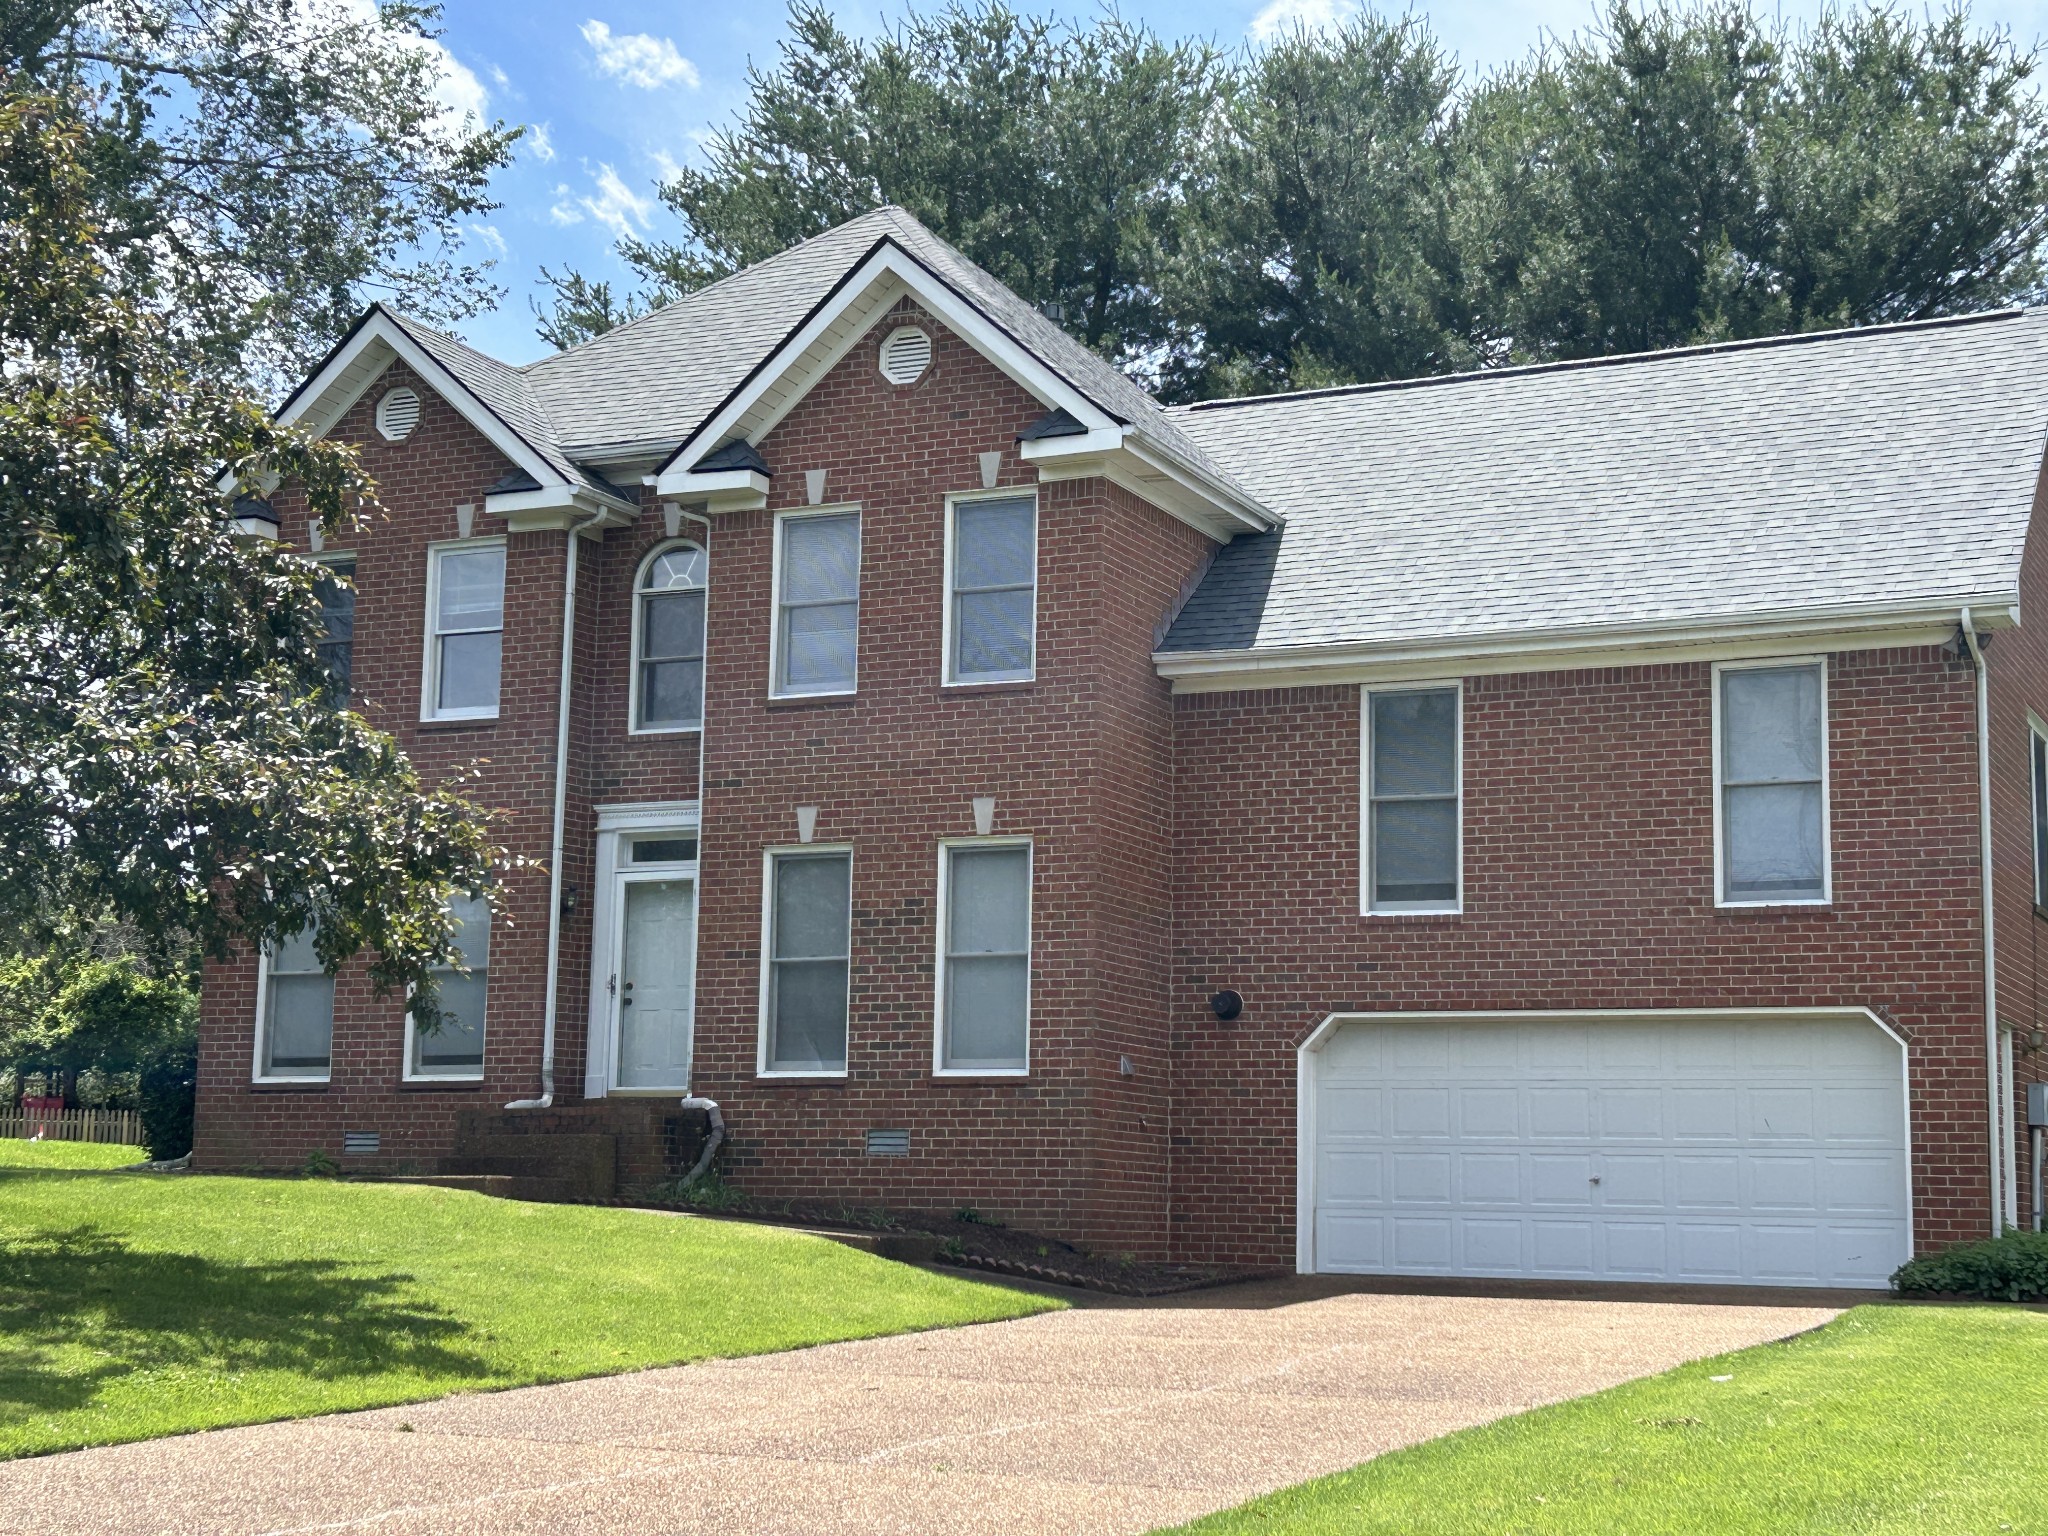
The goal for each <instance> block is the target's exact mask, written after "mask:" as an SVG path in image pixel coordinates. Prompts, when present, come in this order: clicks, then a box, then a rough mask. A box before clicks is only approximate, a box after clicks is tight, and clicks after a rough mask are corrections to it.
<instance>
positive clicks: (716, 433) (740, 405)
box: [655, 242, 1115, 497]
mask: <svg viewBox="0 0 2048 1536" xmlns="http://www.w3.org/2000/svg"><path fill="white" fill-rule="evenodd" d="M891 280H893V281H894V282H895V283H897V284H900V285H901V287H902V288H903V289H904V290H905V291H906V292H907V293H908V294H909V295H910V296H911V297H912V298H914V299H916V300H917V301H918V303H920V304H921V305H923V306H924V307H925V309H926V310H928V311H929V312H930V313H931V314H932V315H934V316H935V317H937V318H938V319H940V320H942V321H944V322H945V324H946V325H947V327H948V328H950V329H951V330H952V331H953V332H955V334H957V335H958V336H960V337H961V339H963V340H964V341H966V342H967V343H968V344H969V345H970V346H972V347H973V348H974V349H975V350H976V351H977V352H979V353H980V354H981V355H982V356H983V357H985V358H987V359H988V360H989V361H990V362H991V363H993V364H995V366H996V367H997V368H998V369H1000V370H1001V371H1002V372H1003V373H1004V374H1005V375H1006V376H1007V377H1008V378H1009V379H1010V380H1011V381H1012V382H1014V383H1015V384H1017V385H1018V387H1019V388H1021V389H1023V390H1025V391H1026V392H1027V393H1029V394H1030V395H1031V396H1033V398H1035V399H1037V400H1038V401H1039V402H1040V403H1041V404H1043V405H1045V406H1046V407H1047V408H1048V409H1062V410H1065V411H1067V412H1068V413H1069V414H1070V415H1072V416H1073V417H1074V418H1075V419H1076V420H1077V421H1079V422H1081V423H1082V424H1083V425H1084V426H1087V427H1089V428H1091V429H1093V428H1102V427H1111V426H1114V425H1115V423H1114V422H1113V421H1112V420H1111V418H1110V417H1109V415H1108V414H1107V413H1106V412H1104V411H1103V409H1102V408H1101V407H1100V406H1098V405H1096V404H1095V402H1094V401H1092V400H1090V399H1088V398H1087V397H1086V396H1085V395H1083V394H1081V393H1080V391H1078V390H1077V389H1075V388H1074V386H1073V385H1071V384H1069V383H1068V382H1067V381H1066V380H1065V379H1063V378H1061V377H1060V376H1059V375H1058V374H1056V373H1054V372H1053V371H1052V370H1051V369H1050V368H1048V367H1046V366H1045V365H1044V364H1043V363H1041V362H1040V361H1039V360H1038V359H1037V358H1035V357H1033V356H1032V355H1031V354H1030V353H1029V352H1027V351H1025V350H1024V348H1022V347H1020V346H1019V345H1018V344H1017V343H1016V342H1014V341H1012V340H1011V339H1010V338H1009V336H1008V335H1006V334H1005V333H1004V332H1003V331H1001V330H999V329H997V327H996V326H995V325H993V324H992V323H990V322H989V321H988V320H987V319H986V318H985V317H984V316H983V315H982V313H981V312H980V311H979V310H977V309H975V308H974V307H973V306H972V305H970V304H968V303H966V302H965V301H964V300H962V299H961V298H960V297H959V296H958V295H956V294H955V293H954V292H953V291H952V290H951V289H950V288H948V287H947V286H946V285H945V284H944V283H942V282H939V281H938V280H937V279H936V278H934V277H933V276H932V275H931V274H930V273H929V272H927V271H926V270H925V268H924V267H923V266H922V265H921V264H920V263H918V262H917V261H915V260H913V259H912V258H911V257H910V256H908V255H906V254H905V253H904V251H903V250H902V249H901V248H900V247H898V246H897V245H895V244H894V243H892V242H885V243H884V244H883V245H882V246H881V247H880V249H878V250H876V251H875V252H874V253H873V254H872V255H870V256H869V257H868V258H867V260H865V261H864V262H862V263H861V265H860V266H859V267H857V268H856V269H855V270H854V272H853V275H852V276H851V277H850V278H849V279H848V280H847V281H846V282H845V283H844V284H843V285H842V286H841V287H840V290H839V292H838V294H837V295H836V296H835V297H834V298H833V299H832V301H831V302H830V303H827V304H824V305H822V306H820V307H819V309H818V311H817V312H816V313H815V314H813V315H812V316H811V317H810V319H809V320H807V321H805V322H804V324H803V325H802V326H800V327H798V329H797V330H796V331H795V332H794V333H793V334H792V335H790V336H789V337H788V338H787V339H785V340H784V341H783V343H782V345H781V346H779V347H777V348H776V349H775V351H774V352H773V353H772V354H771V355H770V357H769V359H768V361H767V363H766V364H765V365H764V366H763V367H762V368H761V369H760V370H759V371H758V372H757V373H756V374H755V375H754V377H753V379H752V380H751V381H749V383H748V384H747V386H746V387H745V388H744V389H742V390H740V391H738V392H736V393H735V394H734V395H733V397H732V398H731V399H729V400H728V401H726V403H725V404H724V405H723V406H721V407H720V408H719V410H718V412H717V414H716V415H714V416H712V417H711V418H710V419H709V420H707V421H706V422H705V423H704V425H703V426H702V427H700V428H699V429H698V430H697V431H695V432H693V433H692V434H691V435H690V437H689V439H688V440H687V441H686V442H684V444H683V446H682V447H681V448H679V449H677V450H676V453H675V455H674V457H673V458H672V459H671V460H670V461H669V464H670V467H669V468H668V469H666V470H664V471H662V473H660V474H659V475H657V476H656V477H655V486H656V489H657V490H659V491H660V493H661V494H662V495H663V496H675V497H683V496H687V495H690V494H692V488H691V486H690V485H689V483H688V482H689V481H690V480H691V479H693V478H702V477H693V476H692V475H691V474H690V471H689V465H690V463H691V462H692V461H693V460H695V459H696V458H699V457H701V456H702V455H703V454H705V453H708V452H710V451H711V450H712V449H713V448H716V447H717V446H719V445H720V444H721V443H723V442H725V441H726V439H727V438H728V437H730V436H731V435H732V434H733V432H734V431H735V430H736V429H737V428H738V427H739V426H740V424H741V423H742V421H743V420H747V418H749V417H750V416H751V415H752V413H753V411H754V407H755V406H756V405H757V404H758V403H759V401H760V399H761V397H762V396H763V395H764V394H766V393H767V392H768V390H769V389H771V388H773V387H774V386H776V385H777V384H779V383H782V382H783V381H784V380H785V378H786V377H787V376H788V375H789V374H790V372H791V371H792V370H793V369H794V368H795V366H796V365H797V364H798V363H799V362H800V361H801V360H802V358H803V357H804V354H805V353H807V352H808V351H810V349H811V348H812V347H813V346H814V345H816V344H817V342H818V341H819V339H820V338H821V337H823V336H824V335H825V333H826V332H828V331H829V330H831V328H832V326H833V323H834V322H835V321H837V320H838V318H839V317H840V316H841V315H842V314H844V313H845V312H846V311H847V310H848V309H850V308H852V307H853V306H855V305H856V304H859V303H860V302H861V301H862V299H863V297H864V296H865V295H866V294H867V292H868V291H869V289H871V288H873V287H874V286H875V284H877V283H881V282H888V281H891ZM865 334H866V331H865V330H858V331H857V332H856V333H855V334H854V336H853V337H852V338H851V340H850V341H848V342H846V343H844V344H843V345H842V346H841V347H839V348H835V349H833V351H834V353H835V354H836V355H833V356H830V358H829V361H831V362H836V361H837V360H838V358H839V357H843V356H844V355H845V351H847V350H850V349H851V346H852V345H853V344H855V343H857V342H858V341H859V339H860V337H861V336H864V335H865ZM828 367H829V364H828ZM826 371H828V369H819V370H818V371H817V373H816V376H815V377H816V378H822V377H823V376H824V373H825V372H826ZM810 382H815V378H814V379H812V380H807V381H800V382H799V387H793V388H790V389H789V390H788V391H787V398H786V399H785V400H784V401H783V402H782V404H781V405H780V406H779V407H778V408H777V409H776V410H775V411H774V412H772V413H769V414H767V415H765V416H762V417H760V418H759V419H758V420H747V426H748V428H749V430H748V433H747V441H748V442H752V443H758V442H759V441H760V440H761V439H762V438H764V437H766V436H767V435H768V433H770V432H772V431H773V430H774V429H775V426H776V424H777V423H778V422H779V421H780V420H781V419H782V418H783V417H784V416H786V415H787V414H788V413H789V412H790V410H792V409H793V408H794V407H795V405H796V403H797V401H799V400H801V399H802V398H803V396H804V394H805V392H806V391H805V389H804V388H803V387H801V385H802V384H807V383H810Z"/></svg>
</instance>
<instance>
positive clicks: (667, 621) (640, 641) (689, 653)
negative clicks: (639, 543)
mask: <svg viewBox="0 0 2048 1536" xmlns="http://www.w3.org/2000/svg"><path fill="white" fill-rule="evenodd" d="M705 565H706V557H705V554H704V551H703V550H701V549H699V548H698V547H697V546H696V545H694V544H677V545H674V546H673V547H671V548H668V549H662V550H657V551H655V553H654V554H653V555H652V556H650V557H649V558H648V560H647V563H646V564H645V565H643V566H642V567H641V569H640V580H639V582H638V584H637V589H636V593H635V596H634V599H633V601H634V602H635V603H636V604H637V605H638V606H637V607H636V608H635V609H634V613H633V641H634V647H635V654H634V658H633V729H634V730H636V731H689V730H695V729H697V728H698V727H699V726H700V725H702V724H703V721H704V570H705Z"/></svg>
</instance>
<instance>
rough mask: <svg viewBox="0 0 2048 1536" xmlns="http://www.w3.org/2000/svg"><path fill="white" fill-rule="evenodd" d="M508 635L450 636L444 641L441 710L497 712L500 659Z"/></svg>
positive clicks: (445, 637)
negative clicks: (495, 710) (492, 710)
mask: <svg viewBox="0 0 2048 1536" xmlns="http://www.w3.org/2000/svg"><path fill="white" fill-rule="evenodd" d="M503 640H504V636H503V635H501V634H499V633H498V632H497V631H495V630H493V631H491V632H490V633H489V634H482V635H447V636H444V637H443V638H442V641H441V697H440V707H441V708H442V709H444V710H448V709H496V708H497V707H498V657H499V652H500V649H501V646H502V642H503Z"/></svg>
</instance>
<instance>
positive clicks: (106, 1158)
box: [0, 1137, 149, 1170]
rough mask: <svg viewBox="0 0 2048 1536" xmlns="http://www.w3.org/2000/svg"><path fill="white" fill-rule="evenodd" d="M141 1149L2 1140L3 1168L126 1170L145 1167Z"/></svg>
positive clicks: (145, 1157) (95, 1143)
mask: <svg viewBox="0 0 2048 1536" xmlns="http://www.w3.org/2000/svg"><path fill="white" fill-rule="evenodd" d="M148 1161H149V1154H148V1153H147V1152H145V1151H143V1150H142V1148H140V1147H116V1146H109V1145H107V1144H106V1143H105V1142H98V1141H17V1140H11V1139H8V1138H6V1137H0V1168H43V1169H50V1168H63V1169H72V1170H76V1169H79V1168H126V1167H129V1166H130V1165H131V1164H134V1163H146V1162H148Z"/></svg>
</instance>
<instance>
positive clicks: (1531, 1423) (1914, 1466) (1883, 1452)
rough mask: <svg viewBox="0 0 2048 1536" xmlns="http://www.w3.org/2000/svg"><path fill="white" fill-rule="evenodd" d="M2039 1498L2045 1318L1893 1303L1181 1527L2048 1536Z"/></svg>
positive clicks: (2045, 1423)
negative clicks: (2028, 1535) (2006, 1535)
mask: <svg viewBox="0 0 2048 1536" xmlns="http://www.w3.org/2000/svg"><path fill="white" fill-rule="evenodd" d="M1716 1377H1727V1378H1729V1379H1728V1380H1725V1381H1717V1380H1715V1378H1716ZM2044 1490H2048V1314H2042V1313H2038V1312H2030V1311H2026V1310H2023V1309H2021V1308H2017V1307H1995V1306H1982V1307H1905V1306H1882V1305H1880V1306H1868V1307H1858V1308H1856V1309H1855V1310H1854V1311H1852V1312H1850V1313H1848V1314H1847V1315H1846V1316H1844V1317H1843V1318H1842V1319H1841V1320H1840V1321H1838V1322H1836V1323H1834V1324H1832V1325H1831V1326H1829V1327H1827V1328H1825V1329H1823V1330H1821V1331H1820V1332H1818V1333H1812V1334H1807V1335H1804V1336H1802V1337H1800V1338H1797V1339H1793V1340H1789V1341H1788V1342H1786V1343H1783V1344H1767V1345H1764V1346H1762V1347H1761V1348H1758V1349H1748V1350H1743V1351H1740V1352H1739V1353H1736V1354H1732V1355H1723V1356H1721V1357H1720V1358H1719V1359H1716V1360H1709V1361H1702V1362H1701V1363H1699V1364H1697V1365H1688V1366H1683V1367H1681V1368H1679V1369H1678V1370H1675V1371H1671V1372H1669V1373H1668V1374H1666V1375H1663V1376H1655V1377H1652V1378H1650V1379H1649V1380H1647V1381H1639V1382H1633V1383H1631V1384H1629V1385H1627V1386H1622V1387H1616V1388H1614V1389H1613V1390H1612V1391H1608V1392H1601V1393H1597V1394H1595V1395H1594V1396H1592V1397H1583V1398H1579V1399H1578V1400H1576V1401H1574V1402H1569V1403H1560V1404H1558V1405H1557V1406H1555V1407H1551V1408H1541V1409H1538V1410H1536V1411H1535V1412H1533V1413H1526V1414H1522V1415H1520V1416H1518V1417H1516V1418H1512V1419H1504V1420H1502V1421H1500V1422H1499V1423H1497V1424H1490V1425H1486V1426H1484V1427H1482V1428H1479V1429H1471V1430H1465V1431H1463V1432H1461V1433H1459V1434H1455V1435H1448V1436H1446V1437H1445V1438H1443V1439H1441V1440H1435V1441H1431V1442H1430V1443H1429V1444H1427V1445H1419V1446H1416V1447H1414V1448H1413V1449H1411V1450H1406V1451H1399V1452H1396V1453H1395V1454H1393V1455H1390V1456H1384V1457H1381V1458H1380V1459H1379V1460H1377V1461H1370V1462H1367V1463H1365V1464H1364V1465H1363V1466H1360V1467H1354V1468H1353V1469H1352V1470H1351V1471H1349V1472H1340V1473H1338V1474H1336V1475H1335V1476H1333V1477H1326V1478H1321V1479H1318V1480H1317V1481H1315V1482H1312V1483H1303V1484H1302V1485H1300V1486H1299V1487H1296V1488H1289V1489H1285V1490H1283V1491H1282V1492H1280V1493H1276V1494H1273V1495H1271V1496H1269V1497H1267V1498H1263V1499H1256V1500H1254V1501H1253V1502H1251V1503H1249V1504H1246V1505H1243V1506H1241V1507H1240V1508H1237V1509H1234V1510H1228V1511H1226V1512H1224V1513H1222V1514H1219V1515H1213V1516H1211V1517H1209V1518H1208V1519H1206V1520H1198V1521H1196V1522H1195V1523H1193V1524H1192V1525H1187V1526H1183V1527H1180V1528H1179V1529H1181V1530H1182V1531H1185V1532H1190V1533H1194V1532H1199V1533H1200V1536H1241V1533H1249V1532H1258V1533H1259V1536H1336V1533H1343V1536H1524V1533H1527V1536H1728V1533H1737V1532H1739V1533H1742V1536H1786V1533H1792V1532H1799V1533H1807V1532H1827V1533H1829V1536H1834V1533H1850V1532H1853V1533H1855V1536H1880V1533H1882V1536H1950V1533H1954V1536H1963V1533H1968V1536H1979V1533H1987V1536H1996V1533H1998V1532H2002V1531H2015V1532H2028V1531H2048V1502H2044V1498H2043V1493H2044Z"/></svg>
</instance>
